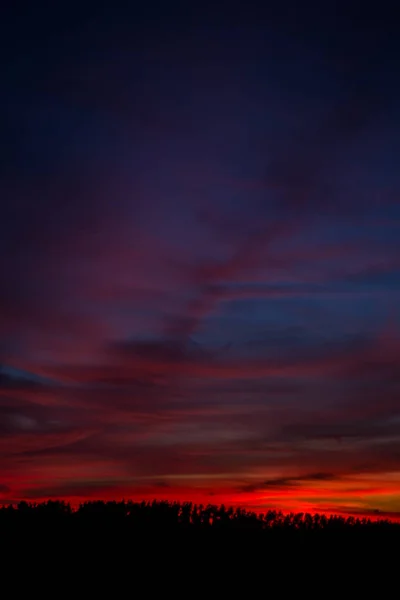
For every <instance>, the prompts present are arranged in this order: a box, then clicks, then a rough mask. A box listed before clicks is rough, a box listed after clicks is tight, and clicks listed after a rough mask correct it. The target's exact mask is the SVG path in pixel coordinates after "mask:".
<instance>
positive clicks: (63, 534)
mask: <svg viewBox="0 0 400 600" xmlns="http://www.w3.org/2000/svg"><path fill="white" fill-rule="evenodd" d="M399 534H400V524H396V523H393V522H390V521H388V520H383V519H382V520H377V521H373V520H369V519H364V518H354V517H343V516H325V515H322V514H313V515H311V514H307V513H298V514H295V513H291V514H283V513H282V512H279V511H275V510H269V511H267V512H265V513H264V514H256V513H255V512H252V511H248V510H244V509H242V508H228V507H225V506H215V505H211V504H209V505H201V504H193V503H179V502H167V501H152V502H132V501H126V502H100V501H91V502H84V503H82V504H81V505H80V506H79V507H77V508H75V509H73V508H72V507H71V506H70V505H69V504H68V503H66V502H62V501H48V502H45V503H40V504H34V503H27V502H20V503H19V504H18V505H16V506H4V507H3V508H0V555H1V552H2V551H3V555H4V556H5V557H6V560H7V565H9V566H7V567H5V564H6V563H5V562H4V559H0V564H1V565H2V567H3V569H2V573H3V574H5V573H6V572H7V573H8V572H9V573H14V570H15V569H16V571H15V572H16V575H15V576H14V579H13V582H14V583H13V585H15V581H18V583H19V582H21V583H22V584H26V585H28V587H31V585H32V584H31V582H32V579H31V577H36V578H38V577H42V578H44V579H43V580H45V581H46V582H48V583H49V584H50V586H51V587H52V590H53V592H54V589H55V590H56V591H57V590H58V589H62V590H64V588H65V585H66V584H68V585H70V586H72V588H73V591H72V592H71V593H73V594H74V595H75V596H76V595H77V594H78V592H79V594H81V595H83V596H85V594H86V595H87V596H88V597H96V595H98V596H100V597H103V595H105V594H106V592H105V585H106V581H108V582H109V584H108V585H109V586H110V587H109V591H108V592H107V594H108V595H109V597H113V598H114V597H117V598H119V597H125V595H126V594H127V593H129V595H130V596H131V595H132V596H133V597H135V596H136V595H137V594H134V593H133V591H135V590H136V591H137V590H141V589H145V590H148V591H149V595H150V597H151V593H150V592H151V591H152V592H154V593H155V590H156V589H159V588H161V590H163V592H162V593H163V595H168V594H172V596H173V597H176V598H177V597H185V598H187V597H194V598H197V596H198V595H199V596H201V595H203V596H206V597H211V598H213V597H219V596H221V597H223V598H224V597H227V596H228V597H229V596H233V597H236V596H237V595H238V593H239V591H238V590H239V589H241V590H242V592H241V595H242V597H248V596H249V595H250V597H252V596H255V595H257V593H258V592H252V593H250V592H249V588H250V587H251V586H253V589H254V588H255V589H262V587H263V586H265V588H266V590H267V591H268V590H269V591H270V592H271V593H272V596H273V597H275V595H276V594H275V592H278V591H279V594H278V596H281V597H286V596H285V595H289V589H290V587H291V588H292V589H294V590H295V593H296V594H297V595H299V594H300V593H301V590H307V594H309V591H310V588H312V587H313V588H316V589H317V591H318V594H319V595H318V597H319V598H320V597H321V595H320V594H321V590H324V589H328V591H332V589H333V586H336V590H337V594H341V596H339V597H345V598H346V597H356V598H358V597H360V594H361V592H360V589H361V588H360V586H361V585H362V584H363V583H364V584H365V586H366V588H367V590H368V592H370V591H371V580H370V577H369V576H370V574H372V575H373V576H374V577H375V579H377V578H379V594H380V596H379V597H386V596H385V594H384V593H383V592H382V589H383V586H384V584H385V582H386V581H387V580H388V578H387V576H388V574H390V573H392V574H393V573H397V552H396V550H397V547H398V541H399V540H400V535H399ZM3 555H2V556H3ZM28 572H30V573H31V574H32V575H31V576H29V577H28V576H27V573H28ZM367 575H368V577H367ZM55 580H57V581H58V582H60V583H58V584H57V585H58V586H62V588H57V587H56V588H54V585H55V584H54V583H52V582H53V581H55ZM350 580H351V581H352V582H353V583H352V584H350ZM41 581H42V579H41V580H40V584H37V585H40V586H41V585H42V583H41ZM110 582H111V583H110ZM94 585H97V586H98V588H100V589H99V593H98V594H95V593H94V592H93V586H94ZM117 585H120V591H119V592H118V594H117V593H116V591H115V590H116V586H117ZM351 585H352V586H353V588H351ZM84 586H86V588H85V587H84ZM157 586H159V588H157ZM200 586H202V588H203V590H204V591H203V593H202V594H200V591H199V590H200ZM240 586H241V588H240ZM327 586H328V587H327ZM35 589H38V588H35ZM85 589H86V591H85ZM228 589H230V590H231V591H230V592H228ZM352 589H353V591H351V590H352ZM132 590H133V591H132ZM178 590H180V592H181V594H182V595H179V594H178ZM167 592H168V594H167ZM60 593H61V592H60ZM271 593H267V592H266V593H265V595H266V596H267V597H269V596H271ZM344 593H346V594H347V595H344V596H343V594H344ZM141 596H142V594H141V593H140V594H139V597H141ZM323 596H324V595H323ZM52 597H54V595H53V596H52ZM56 597H58V594H57V595H56ZM60 597H62V595H61V596H60ZM307 597H309V596H307ZM324 597H325V596H324ZM328 597H330V596H328ZM388 597H389V596H388Z"/></svg>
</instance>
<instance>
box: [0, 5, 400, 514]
mask: <svg viewBox="0 0 400 600" xmlns="http://www.w3.org/2000/svg"><path fill="white" fill-rule="evenodd" d="M188 5H189V3H183V4H182V5H181V6H178V4H175V3H152V4H151V6H148V7H147V6H146V8H143V7H142V8H140V9H134V8H132V7H130V8H127V7H122V6H121V7H119V6H118V4H117V3H112V4H111V3H110V4H109V5H108V6H106V8H99V7H98V6H94V5H93V6H89V5H88V4H86V3H85V2H83V3H81V4H80V5H79V10H78V9H77V8H76V7H74V6H73V4H71V3H62V2H61V3H57V7H53V8H50V9H49V8H48V7H45V6H43V5H42V4H41V3H35V5H34V6H33V5H29V6H26V7H25V9H24V10H22V9H21V7H20V8H19V9H18V10H17V9H16V8H11V9H9V10H8V12H7V11H6V12H5V13H4V18H2V24H1V32H0V33H1V35H0V37H1V40H2V44H3V49H2V50H3V51H2V56H1V61H2V64H1V68H2V79H1V82H2V83H1V88H2V93H1V108H2V111H1V140H2V144H1V154H0V199H1V219H0V249H1V256H2V259H1V262H0V282H1V289H0V363H1V364H2V365H3V367H2V371H1V374H0V393H1V396H0V446H1V449H2V458H1V459H0V475H1V479H0V494H2V495H3V501H13V500H16V499H20V498H46V497H49V496H50V497H66V498H70V499H72V500H74V501H75V500H77V499H79V498H85V497H92V496H94V497H104V496H107V497H119V496H122V495H124V496H125V497H126V496H127V495H130V496H132V497H135V498H136V497H151V496H154V495H159V493H160V489H161V491H162V493H163V495H164V496H166V495H167V496H168V497H171V498H172V497H175V498H178V499H180V498H193V499H197V498H200V499H202V500H204V499H206V500H207V498H208V496H210V495H212V496H213V498H215V499H217V500H221V501H224V502H235V503H239V504H245V505H247V506H252V507H255V508H259V507H263V508H264V507H266V506H279V507H281V508H307V509H308V510H314V509H318V510H326V511H332V510H335V511H345V512H365V513H368V512H369V511H373V510H375V509H379V510H381V511H383V512H389V513H391V512H396V511H400V493H399V489H400V435H399V423H400V421H399V417H400V395H399V393H400V378H399V372H400V370H399V368H400V364H399V360H400V359H399V356H400V352H399V350H400V343H399V324H400V323H399V318H400V309H399V292H400V285H399V284H400V235H399V232H400V203H399V189H400V175H399V173H400V171H399V168H398V160H399V156H400V141H399V140H400V121H399V118H400V112H399V108H398V107H399V106H400V97H399V96H400V89H399V84H398V77H397V70H398V61H399V58H400V55H399V50H400V47H399V46H400V44H399V41H398V18H397V16H396V15H395V13H394V9H393V8H391V5H390V4H389V3H385V2H382V3H379V5H376V6H375V7H374V8H373V9H369V8H368V7H366V6H364V5H363V3H361V2H360V3H356V2H324V3H316V2H305V3H299V2H283V3H279V4H276V5H275V4H274V3H269V5H268V7H265V6H264V7H261V6H257V5H256V4H255V5H252V3H244V2H243V3H227V4H224V5H223V4H222V3H216V5H215V3H214V4H210V5H208V4H207V3H201V4H198V5H196V7H190V9H189V8H188ZM321 472H322V473H324V474H325V475H326V476H325V477H323V478H318V477H315V476H314V475H315V473H317V474H318V473H321ZM274 478H277V479H278V480H281V481H282V482H283V483H282V488H279V486H278V487H276V486H274V488H273V489H271V486H268V485H267V483H266V482H268V481H270V480H272V479H274ZM285 479H286V480H288V481H290V493H289V490H288V489H285V485H284V481H285ZM293 481H297V485H295V486H294V485H293ZM160 483H162V488H160ZM157 490H158V491H157ZM0 499H1V496H0Z"/></svg>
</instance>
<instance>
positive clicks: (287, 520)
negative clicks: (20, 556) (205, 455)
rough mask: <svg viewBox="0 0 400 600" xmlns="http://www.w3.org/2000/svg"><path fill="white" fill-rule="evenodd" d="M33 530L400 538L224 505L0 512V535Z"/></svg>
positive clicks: (102, 505) (342, 521) (156, 503)
mask: <svg viewBox="0 0 400 600" xmlns="http://www.w3.org/2000/svg"><path fill="white" fill-rule="evenodd" d="M36 526H37V527H39V528H40V530H41V531H42V532H43V531H45V530H46V529H47V530H49V531H56V529H55V528H58V529H60V528H64V529H65V530H67V529H69V530H71V528H72V529H74V530H77V529H79V528H83V529H85V528H95V529H97V530H98V531H101V530H103V531H106V530H108V531H110V530H112V531H117V530H119V531H122V530H125V531H128V530H135V531H150V530H153V531H161V530H165V529H168V530H174V531H179V530H180V531H182V530H190V531H196V530H197V531H221V530H223V531H235V530H236V531H238V530H241V531H246V530H247V531H248V530H250V531H257V532H269V533H274V532H275V533H276V532H282V533H283V532H285V533H286V532H298V533H303V534H304V533H306V534H307V533H321V532H329V531H332V532H346V533H349V532H352V533H361V532H367V531H368V532H369V533H372V532H374V533H376V532H391V533H396V534H399V533H400V523H395V522H393V521H390V520H388V519H377V520H371V519H369V518H366V517H363V518H358V517H354V516H346V517H345V516H341V515H330V516H327V515H324V514H318V513H315V514H310V513H307V512H306V513H304V512H299V513H293V512H291V513H288V514H284V513H283V512H281V511H277V510H268V511H266V512H265V513H260V514H258V513H256V512H254V511H249V510H246V509H243V508H234V507H225V506H224V505H220V506H217V505H213V504H208V505H203V504H194V503H192V502H169V501H163V500H153V501H150V502H145V501H143V502H134V501H131V500H128V501H124V500H123V501H120V502H118V501H108V502H105V501H99V500H96V501H87V502H83V503H81V504H80V505H79V507H77V508H75V509H74V508H73V507H72V506H71V504H69V503H68V502H65V501H62V500H48V501H47V502H42V503H28V502H20V503H18V504H17V505H8V506H3V507H1V508H0V532H3V533H4V532H6V531H8V532H11V531H17V530H18V531H20V532H21V531H23V530H24V528H31V527H34V528H35V527H36Z"/></svg>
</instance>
